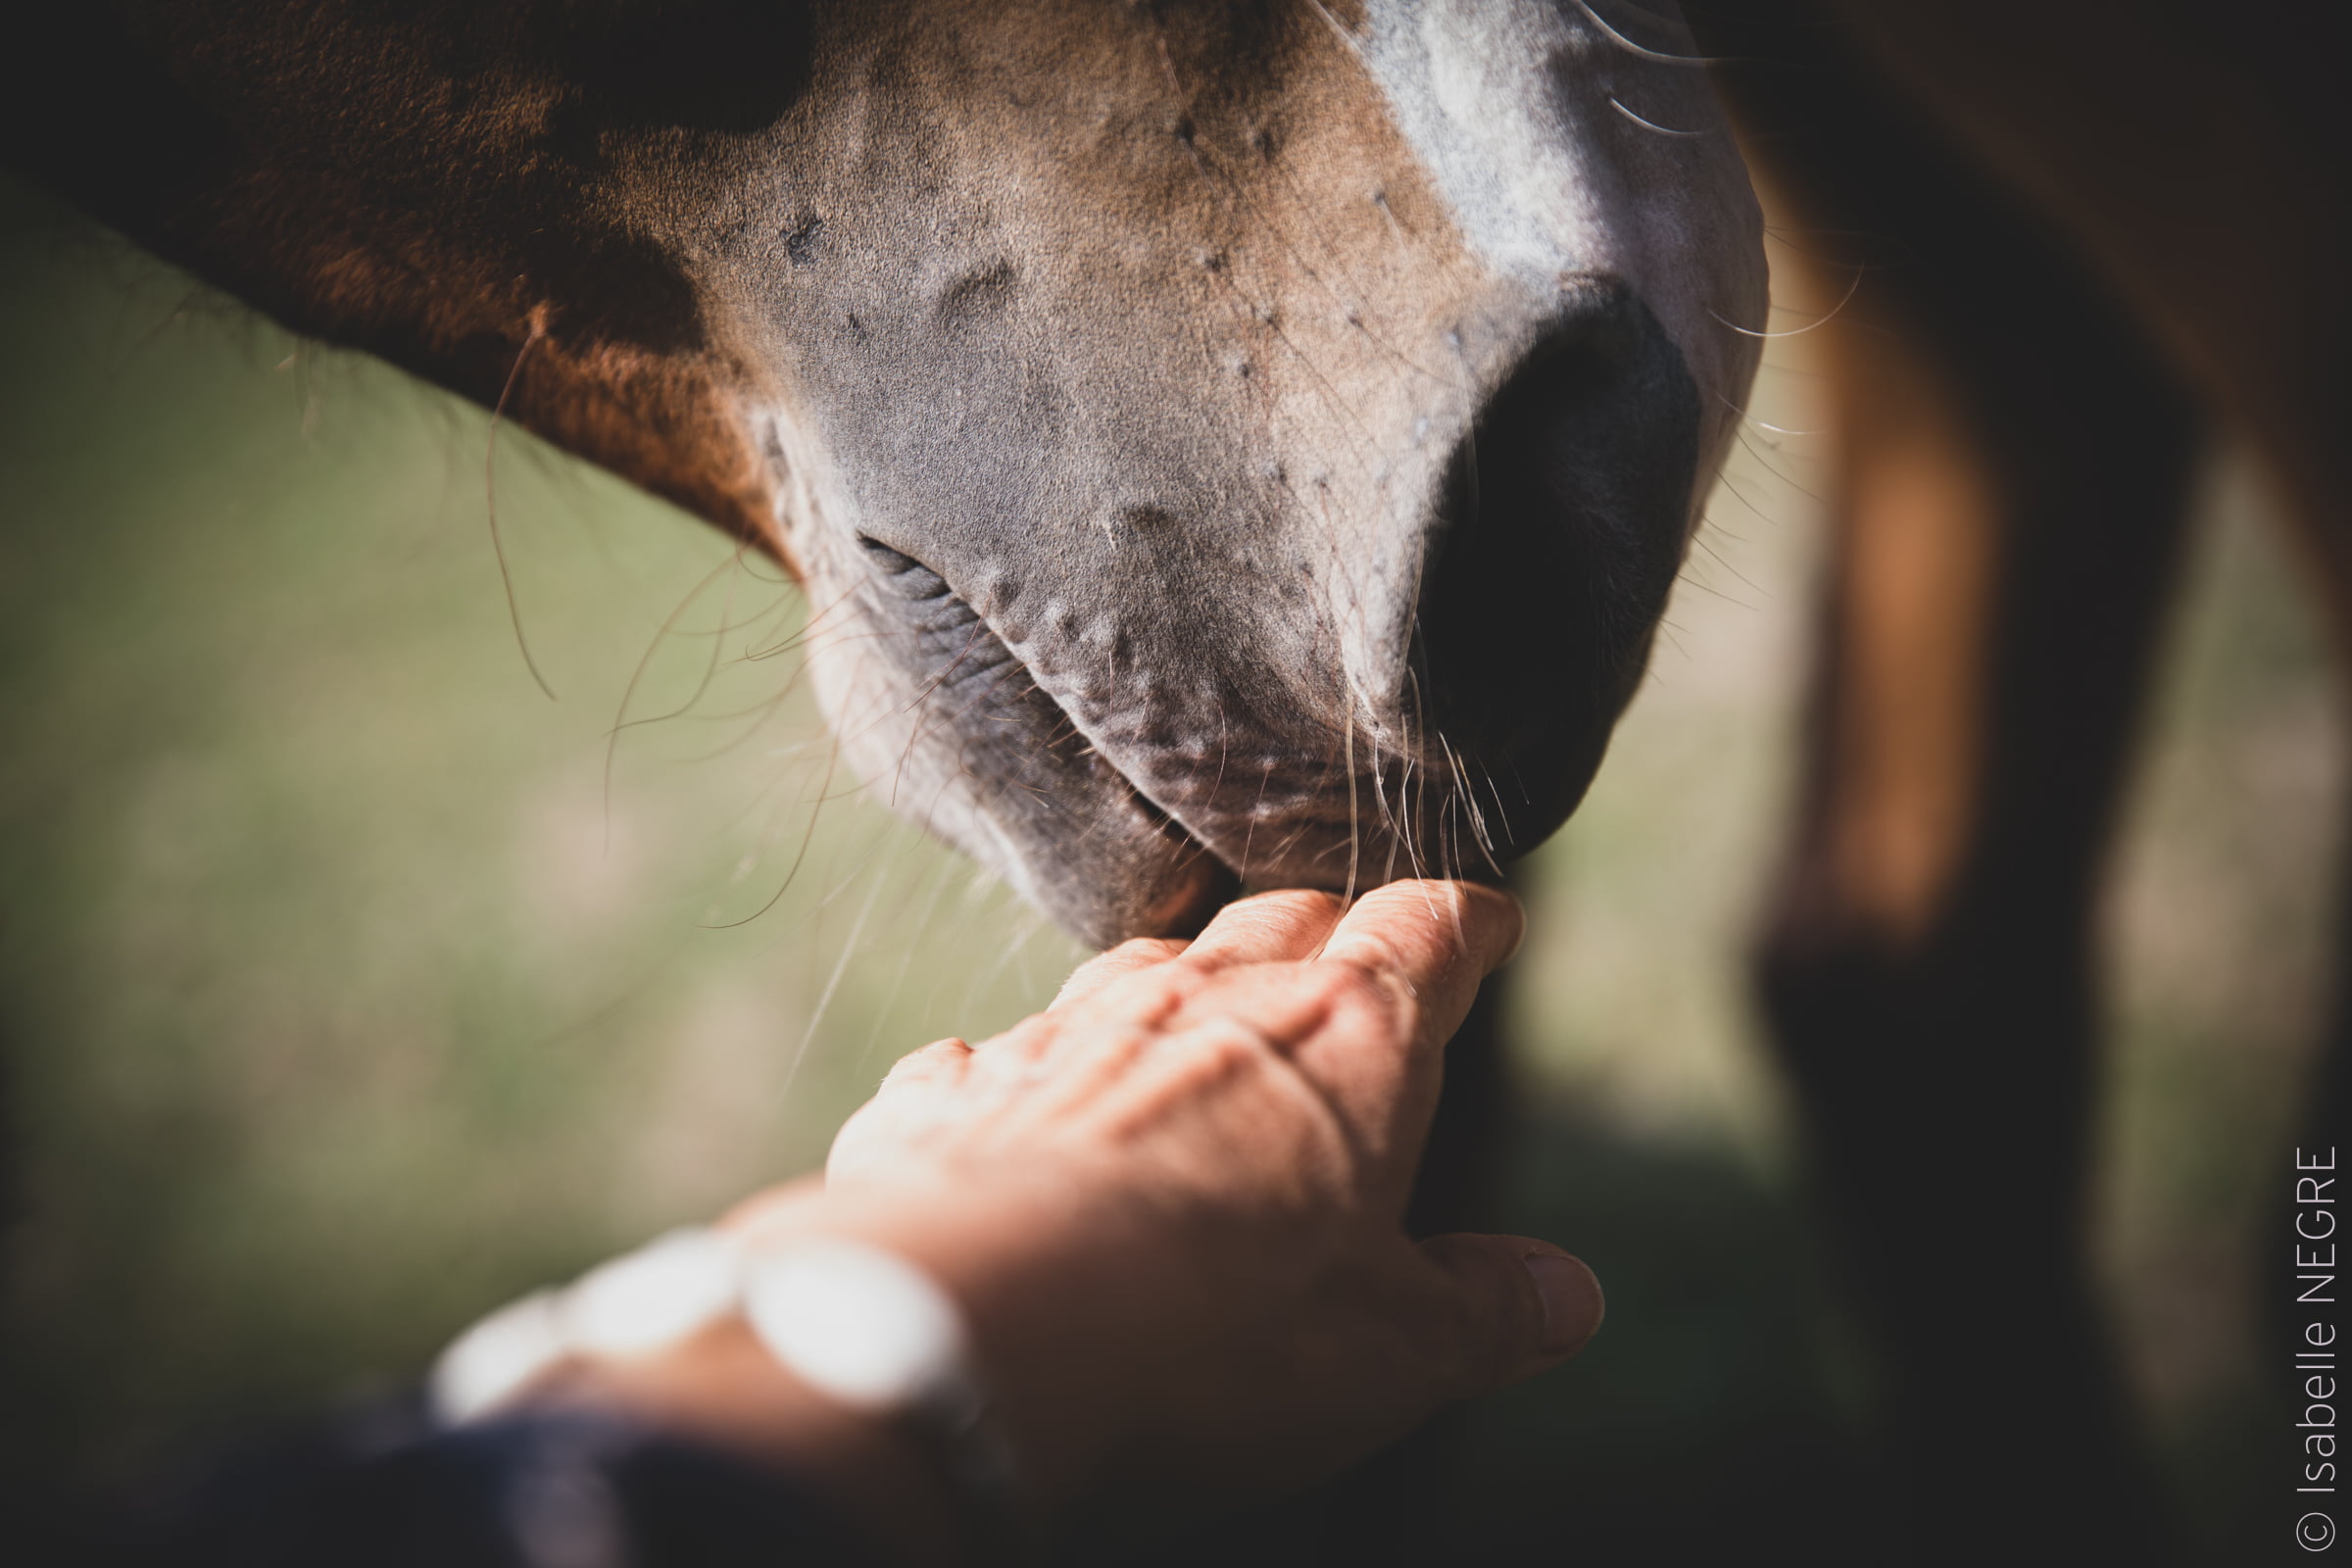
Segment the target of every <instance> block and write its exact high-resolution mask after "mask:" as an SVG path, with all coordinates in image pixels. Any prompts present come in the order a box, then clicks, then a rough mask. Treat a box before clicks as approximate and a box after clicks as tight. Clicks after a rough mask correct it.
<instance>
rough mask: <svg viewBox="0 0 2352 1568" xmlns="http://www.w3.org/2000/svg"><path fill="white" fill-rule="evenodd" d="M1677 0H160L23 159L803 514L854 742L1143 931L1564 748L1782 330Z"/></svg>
mask: <svg viewBox="0 0 2352 1568" xmlns="http://www.w3.org/2000/svg"><path fill="white" fill-rule="evenodd" d="M1656 9H1657V8H1656V7H1654V6H1652V7H1649V8H1647V9H1645V10H1643V11H1635V10H1634V9H1633V8H1630V7H1625V6H1621V5H1617V4H1615V3H1614V0H1610V3H1609V4H1606V5H1601V6H1599V8H1598V10H1593V9H1588V7H1587V6H1586V5H1585V4H1583V3H1581V0H1422V3H1408V0H1264V3H1257V4H1244V3H1238V0H1165V3H1161V4H1143V5H1127V4H1115V3H1108V0H1033V3H1021V4H1011V3H1007V4H983V3H978V0H972V3H954V0H899V3H895V4H871V3H858V4H847V3H843V4H822V3H820V4H813V5H799V6H796V5H775V4H770V3H757V4H755V3H753V0H667V3H656V0H579V3H564V4H556V3H543V4H520V5H511V6H503V7H501V6H489V7H482V6H460V5H454V4H441V3H438V0H410V3H405V4H403V3H394V0H370V3H366V4H363V3H357V0H346V3H342V4H333V3H322V4H320V5H319V6H318V7H315V8H307V9H305V10H303V11H302V13H301V15H300V16H294V15H291V14H290V13H289V12H288V11H287V10H286V9H285V8H279V7H272V6H269V5H263V4H259V3H258V0H256V3H247V0H201V3H196V0H191V3H189V4H184V5H165V4H140V3H135V0H134V3H132V4H129V5H128V6H127V8H126V10H127V14H128V15H129V16H130V17H131V22H130V23H129V25H128V26H129V35H130V36H131V37H132V38H133V40H134V41H135V45H136V48H137V49H138V50H139V51H141V52H142V55H141V58H142V59H143V60H148V61H153V62H156V63H158V64H156V65H155V67H154V69H153V71H151V72H150V73H149V74H147V75H140V74H138V73H136V72H128V73H126V72H124V71H123V70H119V69H112V68H111V67H110V69H109V70H108V71H107V72H105V73H98V74H95V75H92V76H90V77H89V78H88V79H79V78H74V77H73V76H71V74H70V73H68V74H66V75H64V76H61V83H62V85H61V86H60V87H59V88H58V90H57V93H56V101H55V102H54V103H48V104H46V105H45V106H35V108H36V111H37V113H38V114H39V115H40V116H42V117H45V120H60V121H64V122H69V123H70V124H69V128H68V132H67V133H66V134H64V135H62V136H52V137H50V138H48V140H47V141H45V142H43V143H42V145H43V146H44V147H60V148H66V149H71V151H69V152H67V153H63V154H59V155H58V156H57V157H56V159H55V160H54V161H53V162H52V163H51V164H50V165H47V166H42V165H40V164H39V163H38V160H37V159H36V161H35V168H34V172H35V173H36V174H39V175H40V176H41V177H45V178H47V179H49V180H50V181H51V183H53V184H56V185H58V186H60V187H61V188H64V189H66V190H67V191H68V193H69V194H71V195H74V196H75V197H76V198H77V199H80V200H83V201H84V202H85V203H87V204H88V205H91V206H93V207H95V208H97V209H98V210H99V211H100V212H101V213H102V214H104V215H105V216H108V217H110V218H111V219H112V220H113V221H117V222H119V223H121V224H122V225H123V227H125V228H127V229H129V230H130V231H131V232H132V233H133V234H134V235H135V236H136V237H139V238H141V239H142V240H144V241H146V242H147V243H149V244H151V245H154V246H155V247H156V248H157V249H159V250H162V251H164V252H165V253H166V254H168V255H172V256H173V257H175V258H176V259H180V260H182V261H184V262H186V263H187V264H188V265H190V266H193V267H195V268H196V269H197V270H200V271H202V272H204V273H205V274H206V275H208V276H210V277H213V278H214V279H215V280H217V281H221V282H224V283H226V284H227V285H228V286H229V287H231V288H232V289H234V290H236V291H237V292H239V293H241V294H243V295H245V296H246V297H247V298H249V299H252V300H254V301H256V302H257V303H259V304H262V305H263V306H264V307H265V308H267V309H270V310H271V311H273V312H274V313H276V314H277V315H279V316H280V317H282V318H284V319H287V320H289V321H290V322H292V323H293V324H295V325H297V326H299V327H301V328H303V329H305V330H309V331H314V332H318V333H320V334H321V335H325V336H329V337H333V338H336V339H338V340H341V341H345V342H352V343H356V344H359V345H361V346H364V347H368V348H370V349H373V350H374V351H376V352H378V353H381V354H384V355H386V356H387V357H389V358H392V359H394V360H395V361H397V362H398V363H401V364H404V365H407V366H410V367H411V368H416V369H418V370H420V371H421V372H422V373H424V374H426V375H428V376H431V377H432V378H434V379H436V380H439V381H441V382H443V383H444V384H447V385H451V386H454V387H457V388H459V389H460V390H462V391H465V392H466V393H468V394H469V395H471V396H473V397H475V398H477V399H479V400H480V401H482V402H483V403H485V404H497V405H500V406H502V407H504V408H505V410H506V412H507V413H508V415H509V416H510V417H517V418H519V419H521V420H523V421H524V422H526V423H528V424H530V425H532V426H533V427H534V428H536V429H538V430H540V431H541V432H542V433H543V434H546V435H548V436H549V437H550V438H551V439H554V440H556V441H557V442H559V443H560V444H563V445H565V446H567V447H570V448H571V449H573V450H575V451H578V452H581V453H582V454H584V455H586V456H588V457H590V458H592V459H594V460H596V461H598V462H601V463H604V464H606V465H607V466H612V467H613V468H615V469H617V470H618V471H620V472H622V473H623V474H625V475H627V476H629V477H631V478H633V479H636V480H637V481H638V482H640V483H642V484H645V485H647V486H648V487H649V488H652V489H655V490H657V491H659V492H661V493H662V494H665V495H668V496H671V497H673V498H675V499H677V500H679V501H680V502H682V503H683V504H685V505H686V506H688V507H690V508H692V509H693V510H695V511H698V512H700V513H701V514H702V515H705V516H708V517H710V518H711V519H712V520H714V521H716V522H718V523H720V524H721V525H722V526H725V527H728V528H730V529H733V530H735V531H737V532H739V533H741V534H743V535H745V536H747V537H748V538H750V539H752V540H754V541H756V542H757V543H759V544H760V545H761V546H762V547H764V548H767V549H769V550H771V551H772V552H773V553H775V554H776V555H778V556H779V557H780V558H781V559H783V560H784V561H785V562H786V563H787V564H788V565H789V566H790V567H791V568H792V569H793V570H794V571H795V572H796V573H797V574H798V575H799V576H800V578H801V579H802V581H803V582H804V584H805V585H806V588H807V591H808V596H809V619H810V628H809V639H808V641H809V649H810V654H809V657H810V659H811V661H812V666H811V667H812V672H813V675H814V677H815V684H816V687H817V690H818V692H819V694H820V696H821V699H822V702H823V706H824V708H825V711H826V713H827V715H828V717H829V720H830V722H831V724H832V725H833V727H834V729H835V731H836V733H837V736H838V739H839V742H840V745H841V747H842V752H843V756H844V758H845V759H846V760H847V761H848V763H849V764H850V765H851V766H852V767H854V768H855V769H856V770H857V771H858V773H859V774H860V775H862V777H863V778H864V779H865V780H866V781H867V782H868V783H869V784H870V786H871V787H872V788H873V790H874V791H875V792H876V793H877V794H878V795H879V796H880V797H881V798H883V799H884V800H886V801H887V802H888V803H889V804H890V805H891V806H892V807H893V808H894V809H897V810H898V811H900V812H902V813H904V814H905V815H907V816H908V817H910V818H912V819H913V820H915V821H917V822H920V823H921V824H923V825H924V826H926V827H927V828H929V829H931V830H932V831H934V832H936V833H938V834H940V835H942V836H944V837H945V838H947V839H949V840H950V841H952V842H954V843H955V844H956V845H958V846H960V847H961V848H963V849H964V850H965V851H967V852H969V853H970V854H971V855H973V856H974V857H976V858H979V859H980V860H982V861H983V862H985V863H986V864H987V865H989V866H991V867H992V868H994V869H995V870H996V871H997V872H999V873H1000V874H1002V875H1003V876H1004V877H1005V878H1006V879H1007V880H1008V881H1010V882H1011V883H1012V884H1013V885H1014V886H1015V887H1017V888H1018V889H1019V890H1020V891H1021V892H1022V893H1024V894H1025V895H1026V896H1027V897H1028V898H1030V899H1031V900H1032V901H1034V902H1035V903H1036V904H1038V905H1039V906H1040V907H1044V908H1045V909H1047V910H1049V911H1051V912H1052V913H1053V914H1054V916H1055V917H1056V918H1057V919H1058V920H1059V921H1061V922H1062V923H1063V924H1064V925H1066V926H1067V927H1069V928H1070V929H1071V930H1072V931H1074V932H1076V933H1078V934H1080V935H1082V936H1084V937H1087V938H1089V939H1091V940H1093V941H1095V942H1099V943H1105V944H1107V943H1110V942H1114V941H1116V940H1119V939H1121V938H1125V937H1130V936H1136V935H1142V934H1154V933H1173V932H1181V931H1184V930H1187V929H1189V928H1191V927H1193V926H1194V925H1196V924H1198V923H1199V922H1200V921H1201V919H1203V918H1204V917H1205V915H1206V914H1207V912H1208V911H1209V910H1210V909H1211V908H1213V907H1215V906H1216V905H1217V904H1218V903H1220V902H1222V901H1223V900H1224V899H1226V898H1228V897H1230V896H1232V895H1233V894H1234V893H1235V892H1236V891H1237V890H1239V889H1240V888H1242V887H1245V886H1247V887H1274V886H1312V887H1321V888H1330V889H1335V890H1346V889H1350V888H1354V889H1361V888H1364V887H1367V886H1370V885H1372V884H1375V883H1377V882H1380V881H1383V880H1387V879H1390V878H1394V877H1397V876H1402V875H1428V874H1459V875H1469V876H1488V877H1491V876H1494V875H1496V874H1498V872H1499V869H1500V867H1501V866H1502V865H1503V864H1504V863H1506V862H1507V861H1508V860H1509V859H1510V858H1511V857H1513V856H1514V855H1517V854H1520V853H1523V852H1524V851H1525V850H1527V849H1528V848H1530V847H1531V846H1533V845H1534V844H1536V843H1537V842H1539V841H1540V840H1541V839H1543V838H1544V836H1545V835H1546V834H1548V833H1549V832H1550V831H1551V830H1552V829H1553V828H1555V827H1556V826H1557V825H1558V824H1559V823H1560V822H1561V821H1562V820H1564V819H1565V817H1566V816H1567V814H1568V812H1569V811H1570V810H1571V809H1573V808H1574V806H1575V805H1576V802H1577V800H1578V799H1579V797H1580V796H1581V795H1582V793H1583V792H1584V790H1585V787H1586V785H1587V783H1588V782H1589V780H1590V778H1591V776H1592V773H1593V768H1594V767H1595V766H1596V765H1597V763H1598V760H1599V758H1600V755H1601V752H1602V749H1603V747H1604V746H1605V744H1606V740H1607V736H1608V732H1609V728H1610V726H1611V724H1612V723H1613V722H1614V720H1615V718H1616V716H1617V714H1618V712H1619V711H1620V710H1621V709H1622V708H1623V706H1624V704H1625V702H1626V701H1627V699H1628V697H1629V696H1630V694H1631V692H1632V690H1633V688H1634V686H1635V683H1636V681H1637V679H1638V678H1639V675H1640V673H1641V670H1642V663H1643V661H1644V659H1645V658H1646V655H1647V650H1648V646H1649V642H1650V637H1651V633H1652V629H1653V628H1654V626H1655V624H1656V622H1657V618H1658V616H1659V613H1661V611H1662V609H1663V607H1664V603H1665V598H1666V594H1667V590H1668V588H1669V586H1670V584H1671V583H1672V581H1673V578H1674V576H1675V574H1676V572H1677V570H1678V569H1679V565H1680V562H1681V559H1682V554H1683V550H1684V548H1685V545H1686V542H1687V540H1688V538H1689V535H1690V532H1691V526H1692V522H1693V518H1694V516H1695V513H1696V510H1697V506H1698V503H1699V500H1700V498H1701V497H1702V496H1703V494H1704V492H1705V490H1706V488H1707V486H1708V483H1709V481H1710V479H1711V477H1712V475H1713V471H1714V468H1715V465H1716V463H1717V462H1718V460H1719V458H1720V456H1721V453H1722V450H1723V447H1724V445H1725V442H1726V441H1727V439H1728V438H1729V435H1730V432H1731V430H1732V428H1733V425H1734V421H1735V420H1736V418H1737V417H1738V415H1737V411H1738V408H1739V406H1740V404H1741V403H1742V401H1743V400H1744V398H1745V395H1746V390H1747V384H1748V381H1749V378H1750V376H1751V375H1752V373H1753V370H1754V367H1755V361H1756V350H1757V348H1758V340H1757V338H1756V337H1755V336H1754V335H1753V333H1754V331H1755V330H1756V329H1758V328H1761V327H1762V325H1763V324H1764V308H1765V307H1764V267H1763V261H1762V254H1761V227H1760V220H1759V218H1758V215H1757V211H1756V207H1755V203H1754V200H1753V197H1752V195H1751V194H1750V192H1749V189H1748V185H1747V180H1746V175H1745V173H1744V171H1743V170H1742V168H1741V166H1740V162H1739V159H1738V155H1737V153H1736V151H1735V150H1734V147H1733V145H1732V141H1731V138H1730V136H1729V135H1728V134H1727V133H1726V131H1725V128H1724V126H1723V123H1722V122H1721V120H1720V118H1719V116H1718V113H1717V110H1716V108H1715V106H1714V103H1713V100H1712V98H1711V97H1710V95H1709V92H1708V89H1707V87H1706V84H1705V82H1704V80H1703V78H1702V77H1701V75H1700V73H1698V72H1697V71H1696V70H1694V69H1692V68H1691V66H1689V65H1687V64H1678V63H1675V62H1674V61H1673V60H1672V59H1671V58H1669V57H1671V56H1674V55H1677V54H1684V53H1688V52H1689V48H1688V42H1687V39H1686V38H1685V37H1684V36H1683V35H1682V34H1681V33H1680V31H1679V29H1676V28H1673V27H1671V26H1668V25H1661V24H1660V22H1659V21H1658V20H1657V18H1656V16H1655V15H1654V13H1655V11H1656ZM1620 11H1622V12H1624V13H1625V15H1624V16H1623V17H1622V18H1618V17H1617V15H1616V14H1617V13H1618V12H1620ZM1604 14H1605V15H1607V16H1609V17H1610V18H1612V19H1613V25H1612V24H1604V23H1603V22H1602V21H1601V20H1600V18H1601V17H1602V15H1604ZM1620 28H1621V29H1623V34H1624V35H1621V34H1620V32H1619V31H1618V30H1616V29H1620ZM60 58H61V59H71V58H77V57H74V56H69V55H61V56H60ZM141 69H147V68H145V67H142V68H141ZM76 117H78V118H76ZM142 117H144V118H142ZM109 160H113V163H112V164H110V163H109ZM109 169H113V171H114V172H113V173H112V174H111V175H110V174H109V173H108V170H109ZM125 169H129V170H133V171H135V174H136V177H135V178H131V177H127V176H125V174H124V173H123V170H125ZM1742 329H1745V330H1742Z"/></svg>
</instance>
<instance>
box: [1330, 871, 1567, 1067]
mask: <svg viewBox="0 0 2352 1568" xmlns="http://www.w3.org/2000/svg"><path fill="white" fill-rule="evenodd" d="M1526 927H1527V916H1526V913H1525V911H1523V910H1522V909H1521V908H1520V907H1519V901H1518V900H1517V899H1514V898H1512V897H1511V896H1510V895H1509V894H1508V893H1505V892H1503V891H1502V890H1501V889H1500V888H1490V887H1483V886H1481V885H1479V884H1477V883H1475V882H1391V883H1388V884H1386V885H1384V886H1382V887H1377V888H1374V889H1373V890H1372V891H1371V892H1369V893H1367V894H1365V895H1364V896H1363V897H1362V898H1360V899H1358V900H1357V901H1356V902H1355V906H1354V907H1352V908H1350V909H1349V910H1348V913H1347V916H1346V918H1344V919H1342V920H1341V921H1340V923H1339V925H1338V927H1337V928H1336V929H1335V930H1334V931H1333V932H1332V934H1331V941H1330V942H1329V943H1328V944H1326V945H1325V947H1324V949H1323V953H1322V956H1323V957H1324V958H1327V959H1332V960H1335V961H1338V962H1342V963H1353V964H1357V965H1359V966H1361V967H1363V968H1365V969H1369V970H1371V971H1372V972H1373V973H1375V974H1381V975H1389V976H1394V977H1395V978H1397V979H1398V980H1401V981H1402V982H1403V983H1404V985H1405V987H1406V988H1407V989H1408V990H1409V991H1411V993H1412V994H1413V996H1414V997H1415V998H1416V999H1417V1000H1418V1001H1419V1002H1420V1004H1421V1010H1422V1016H1423V1019H1424V1022H1425V1027H1426V1028H1427V1029H1428V1031H1429V1032H1430V1034H1429V1038H1434V1039H1437V1040H1445V1039H1447V1038H1449V1037H1451V1035H1452V1034H1453V1031H1454V1030H1455V1029H1457V1028H1459V1027H1460V1026H1461V1022H1462V1019H1463V1017H1464V1016H1465V1015H1467V1014H1468V1012H1469V1011H1470V1004H1471V1002H1472V1001H1473V1000H1474V999H1475V998H1476V997H1477V996H1478V984H1479V982H1480V981H1481V980H1484V979H1485V978H1486V977H1487V976H1488V975H1490V974H1492V973H1494V972H1495V970H1496V969H1497V968H1500V967H1501V966H1502V963H1503V961H1504V960H1505V959H1506V958H1508V957H1510V956H1511V955H1512V954H1513V953H1515V952H1517V951H1518V949H1519V938H1520V935H1521V933H1522V932H1524V931H1525V930H1526Z"/></svg>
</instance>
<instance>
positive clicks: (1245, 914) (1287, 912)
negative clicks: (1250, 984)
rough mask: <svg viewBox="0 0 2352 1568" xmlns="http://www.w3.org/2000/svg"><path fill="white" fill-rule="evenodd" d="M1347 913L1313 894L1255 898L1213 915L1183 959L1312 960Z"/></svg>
mask: <svg viewBox="0 0 2352 1568" xmlns="http://www.w3.org/2000/svg"><path fill="white" fill-rule="evenodd" d="M1344 913H1345V910H1344V909H1343V907H1342V906H1341V904H1340V901H1339V898H1338V896H1337V895H1335V894H1331V893H1326V892H1323V891H1321V890H1319V889H1316V888H1281V889H1277V890H1276V891H1274V892H1271V893H1253V894H1251V895H1250V897H1249V898H1246V899H1240V900H1236V901H1235V902H1234V903H1232V904H1228V905H1227V906H1225V907H1224V908H1222V909H1219V910H1218V911H1217V916H1216V918H1215V919H1213V920H1211V921H1209V923H1208V927H1207V929H1206V930H1204V931H1202V932H1201V934H1200V935H1199V936H1198V937H1195V938H1194V939H1193V945H1192V948H1191V949H1190V951H1189V952H1188V953H1187V955H1186V956H1188V957H1190V958H1191V959H1192V960H1193V961H1194V962H1195V963H1201V964H1209V965H1216V964H1226V963H1280V962H1284V961H1288V960H1293V959H1299V958H1304V957H1307V956H1311V955H1312V954H1313V953H1314V952H1315V950H1316V949H1317V948H1319V947H1321V946H1322V945H1323V943H1324V942H1325V941H1327V940H1328V939H1329V938H1330V936H1331V934H1332V932H1333V930H1334V929H1335V928H1336V927H1337V926H1338V925H1339V924H1340V922H1341V919H1342V917H1343V915H1344Z"/></svg>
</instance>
